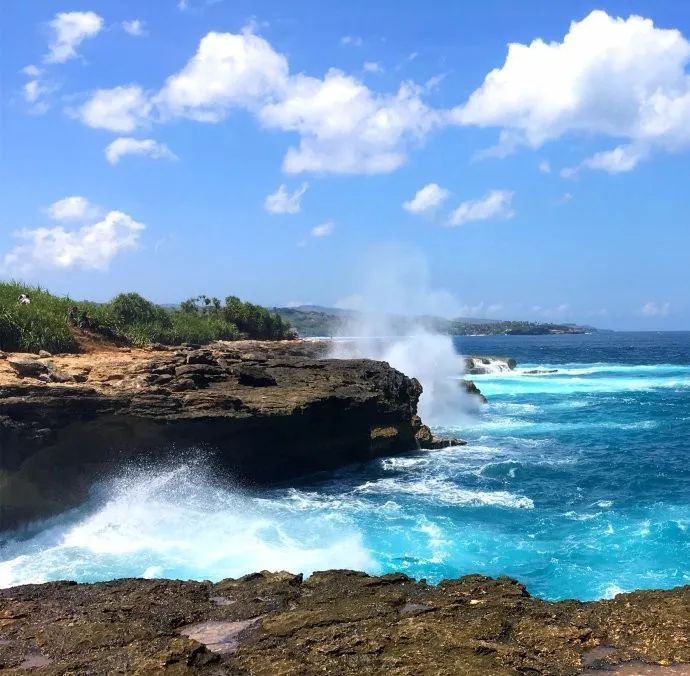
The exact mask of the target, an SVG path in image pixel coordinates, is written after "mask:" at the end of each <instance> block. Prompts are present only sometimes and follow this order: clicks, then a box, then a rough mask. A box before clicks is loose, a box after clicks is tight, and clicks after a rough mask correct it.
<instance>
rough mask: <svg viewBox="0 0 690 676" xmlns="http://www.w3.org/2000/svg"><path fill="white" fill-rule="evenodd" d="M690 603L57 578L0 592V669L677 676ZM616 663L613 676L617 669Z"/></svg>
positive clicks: (314, 584) (421, 585)
mask: <svg viewBox="0 0 690 676" xmlns="http://www.w3.org/2000/svg"><path fill="white" fill-rule="evenodd" d="M218 599H222V600H223V602H222V603H219V602H218ZM688 608H690V586H686V587H679V588H677V589H674V590H670V591H640V592H634V593H632V594H619V595H618V596H616V597H615V598H614V599H611V600H606V601H597V602H594V603H579V602H576V601H562V602H558V603H553V602H548V601H543V600H540V599H538V598H533V597H531V596H530V595H529V594H528V593H527V591H526V590H525V587H524V586H522V585H521V584H519V583H518V582H516V581H515V580H511V579H509V578H499V579H490V578H487V577H483V576H480V575H468V576H466V577H463V578H460V579H456V580H445V581H443V582H441V583H440V584H439V585H437V586H431V585H427V584H426V583H425V582H424V581H419V582H417V581H415V580H413V579H411V578H409V577H407V576H406V575H403V574H401V573H394V574H389V575H383V576H381V577H372V576H369V575H366V574H364V573H359V572H355V571H350V570H331V571H321V572H317V573H314V575H312V576H311V577H310V578H308V579H306V580H303V579H302V576H301V575H291V574H290V573H285V572H281V573H269V572H265V571H264V572H262V573H254V574H251V575H246V576H244V577H242V578H239V579H227V580H223V581H221V582H218V583H216V584H213V583H211V582H181V581H177V580H132V579H129V580H116V581H113V582H101V583H97V584H74V583H70V582H50V583H46V584H42V585H26V586H23V587H16V588H13V589H2V590H0V637H1V638H0V668H2V669H7V670H8V672H9V673H15V671H14V670H21V671H17V673H24V670H27V669H29V668H32V671H31V673H36V674H42V673H45V674H81V673H87V672H88V673H92V674H106V673H135V674H154V673H170V674H200V675H206V674H208V675H209V676H215V675H219V674H238V675H239V674H247V675H253V674H257V675H259V674H285V675H286V676H287V675H288V674H305V675H309V676H311V675H312V674H313V675H316V674H338V675H341V674H342V675H343V676H361V675H362V674H367V675H369V674H371V675H372V676H384V675H385V676H387V675H388V674H397V675H399V676H426V675H429V676H431V675H434V676H438V675H442V676H455V675H456V674H462V675H463V676H488V675H494V674H495V675H496V676H510V675H518V674H534V675H535V676H538V675H543V676H576V675H577V674H584V675H585V676H586V674H587V673H597V672H590V669H591V668H595V669H601V670H604V671H600V672H598V673H621V674H624V673H628V674H643V673H644V674H658V676H666V674H668V676H674V675H675V674H683V673H687V668H688V667H687V664H688V663H690V641H689V640H688V638H689V637H690V613H688ZM632 660H636V661H637V662H632ZM683 663H685V665H686V666H685V667H683V666H678V667H671V666H668V665H673V664H679V665H681V664H683ZM635 664H637V665H638V669H637V670H636V669H635V668H632V667H634V666H635ZM86 665H88V667H87V668H86ZM616 665H621V670H620V672H618V671H617V670H615V669H614V670H613V671H612V672H610V671H609V670H611V669H613V668H614V667H615V666H616ZM626 665H630V666H626ZM661 665H667V667H666V668H664V666H661Z"/></svg>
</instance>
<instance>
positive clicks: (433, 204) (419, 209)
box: [402, 183, 450, 214]
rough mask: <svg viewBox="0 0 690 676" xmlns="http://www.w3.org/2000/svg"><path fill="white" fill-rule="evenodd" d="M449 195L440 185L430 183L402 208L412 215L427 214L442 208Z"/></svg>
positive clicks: (404, 203)
mask: <svg viewBox="0 0 690 676" xmlns="http://www.w3.org/2000/svg"><path fill="white" fill-rule="evenodd" d="M449 194H450V193H449V192H448V191H447V190H446V189H445V188H442V187H441V186H440V185H438V183H429V184H428V185H425V186H424V187H423V188H420V189H419V190H418V191H417V193H416V194H415V196H414V197H413V198H412V199H411V200H409V201H407V202H403V205H402V207H403V209H405V211H409V212H410V213H411V214H423V213H427V212H430V211H433V210H434V209H436V208H437V207H439V206H441V204H443V202H444V201H445V200H446V199H447V198H448V195H449Z"/></svg>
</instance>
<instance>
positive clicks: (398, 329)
mask: <svg viewBox="0 0 690 676" xmlns="http://www.w3.org/2000/svg"><path fill="white" fill-rule="evenodd" d="M272 311H273V312H276V313H277V314H279V315H280V316H281V317H282V318H283V319H286V320H287V321H289V322H290V324H291V325H292V326H293V327H294V328H295V329H296V330H297V331H298V333H299V334H300V336H303V337H314V336H334V335H339V334H341V335H342V333H343V332H345V333H351V332H352V328H350V327H356V325H357V321H358V320H361V321H362V322H367V321H372V322H375V321H377V320H378V319H380V318H378V317H373V316H367V315H366V314H364V313H361V312H356V311H354V310H343V309H340V308H329V307H324V306H321V305H300V306H298V307H275V308H272ZM385 324H386V326H387V328H388V330H389V331H392V332H394V333H395V334H397V335H404V334H406V333H409V332H410V331H412V330H414V328H415V327H418V326H420V325H421V326H424V327H426V328H427V329H429V330H430V331H434V332H437V333H443V334H446V335H452V336H467V335H489V336H491V335H560V334H573V333H592V332H594V331H596V330H597V329H595V328H593V327H590V326H579V325H577V324H554V323H548V322H528V321H514V320H513V321H506V320H501V319H482V318H475V317H458V318H456V319H444V318H442V317H434V316H431V315H429V316H421V317H405V316H402V315H390V316H388V317H386V321H385Z"/></svg>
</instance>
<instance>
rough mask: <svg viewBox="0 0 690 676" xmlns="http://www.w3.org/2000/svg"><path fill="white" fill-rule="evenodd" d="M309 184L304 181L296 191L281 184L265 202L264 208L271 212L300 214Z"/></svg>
mask: <svg viewBox="0 0 690 676" xmlns="http://www.w3.org/2000/svg"><path fill="white" fill-rule="evenodd" d="M308 187H309V185H308V184H307V183H302V185H301V186H300V187H299V188H297V189H296V190H295V191H294V192H292V193H290V192H288V189H287V186H285V185H281V186H280V187H279V188H278V190H276V191H275V192H274V193H271V194H270V195H269V196H268V197H267V198H266V201H265V202H264V208H265V209H266V211H268V212H269V213H271V214H298V213H299V212H300V210H301V208H302V204H301V202H302V196H303V195H304V193H305V192H307V188H308Z"/></svg>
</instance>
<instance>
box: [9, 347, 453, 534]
mask: <svg viewBox="0 0 690 676" xmlns="http://www.w3.org/2000/svg"><path fill="white" fill-rule="evenodd" d="M319 351H320V346H318V345H314V344H310V343H302V342H286V343H258V342H245V343H226V344H217V345H214V346H213V347H209V348H199V347H198V346H186V347H181V348H172V349H166V348H159V349H158V350H134V349H132V350H130V349H126V348H123V349H117V348H112V349H111V350H109V351H99V352H97V353H92V354H84V355H62V356H54V357H53V356H50V355H44V356H43V357H42V358H40V359H39V358H36V356H35V355H33V356H31V355H5V359H2V360H0V491H1V493H2V499H1V500H0V508H1V511H0V528H2V529H7V528H11V527H14V526H16V525H18V524H21V523H23V522H26V521H28V520H31V519H35V518H37V517H42V516H46V515H49V514H52V513H56V512H58V511H61V510H64V509H65V508H67V507H70V506H74V505H77V504H79V503H80V502H81V501H83V500H84V498H85V497H86V495H87V493H88V489H89V487H90V486H91V485H92V484H93V481H94V480H95V479H97V478H98V479H100V478H103V477H105V476H106V475H107V473H108V472H111V471H113V470H115V469H117V468H119V467H121V466H122V464H123V463H126V462H129V461H132V460H136V461H142V460H145V461H155V460H158V459H164V458H165V457H167V456H170V455H171V454H173V453H175V452H176V451H179V449H181V448H189V447H190V446H195V447H201V448H202V449H203V452H204V454H206V455H207V456H208V457H209V459H212V461H213V463H214V466H215V467H217V469H218V471H219V472H225V473H228V474H230V475H231V476H232V478H233V479H234V480H237V481H240V482H245V483H256V482H270V481H275V480H285V479H288V478H290V477H294V476H298V475H301V474H306V473H309V472H314V471H319V470H327V469H332V468H335V467H339V466H342V465H346V464H349V463H353V462H360V461H366V460H370V459H371V458H374V457H377V456H381V455H388V454H395V453H403V452H406V451H411V450H415V449H416V448H418V447H422V448H434V447H438V446H439V445H444V444H448V443H458V442H457V441H447V442H446V441H444V440H438V439H435V438H434V437H433V435H432V434H431V432H430V431H429V429H428V428H427V427H425V426H424V425H423V424H422V422H421V420H420V419H419V417H418V416H417V415H416V410H417V401H418V399H419V396H420V393H421V386H420V384H419V383H418V382H417V381H416V380H414V379H411V378H408V377H407V376H405V375H403V374H402V373H400V372H398V371H396V370H394V369H392V368H391V367H390V366H388V365H387V364H385V363H381V362H375V361H369V360H333V359H321V358H320V353H319Z"/></svg>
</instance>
